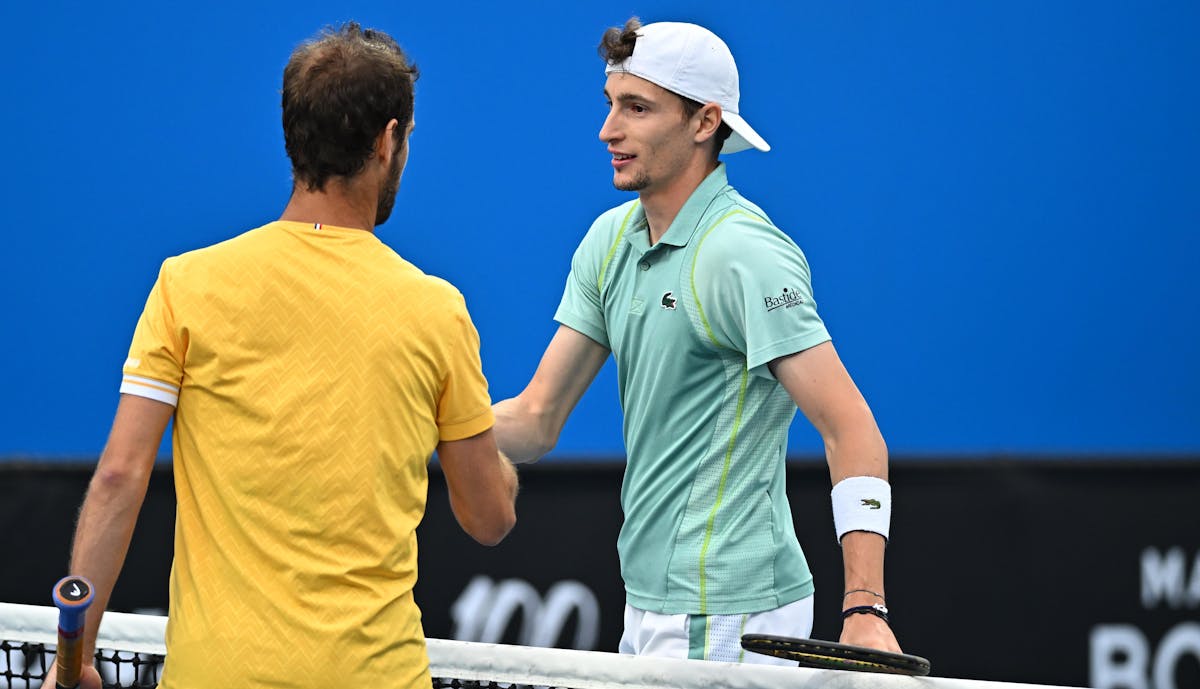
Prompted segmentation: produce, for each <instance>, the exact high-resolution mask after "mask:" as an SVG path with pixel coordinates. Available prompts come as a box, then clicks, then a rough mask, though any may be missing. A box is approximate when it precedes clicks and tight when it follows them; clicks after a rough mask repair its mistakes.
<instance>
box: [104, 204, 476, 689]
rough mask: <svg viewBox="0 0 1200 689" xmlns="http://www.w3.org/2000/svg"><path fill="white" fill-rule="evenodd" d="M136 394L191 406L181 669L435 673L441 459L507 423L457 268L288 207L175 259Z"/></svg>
mask: <svg viewBox="0 0 1200 689" xmlns="http://www.w3.org/2000/svg"><path fill="white" fill-rule="evenodd" d="M121 392H122V393H126V394H134V395H139V396H142V397H149V398H151V399H157V400H160V401H162V402H166V403H168V404H174V405H176V411H175V430H174V439H173V443H174V470H175V489H176V494H177V496H178V511H177V515H176V524H175V561H174V566H173V567H172V570H171V586H170V590H171V608H170V621H169V623H168V626H167V653H168V658H167V664H166V668H165V669H164V674H163V678H162V686H163V687H165V688H167V689H170V688H172V687H188V688H189V689H191V688H203V687H214V688H217V687H219V688H221V689H227V688H228V687H239V688H250V687H332V686H354V685H356V684H363V683H366V684H368V685H374V686H381V685H386V686H390V687H417V686H421V687H428V686H429V682H430V680H429V670H428V660H427V656H426V653H425V639H424V634H423V632H422V628H421V619H420V611H419V610H418V609H417V606H416V604H415V603H414V601H413V597H412V588H413V584H414V583H415V581H416V577H417V542H416V535H415V530H416V527H417V524H418V522H420V520H421V517H422V515H423V514H424V511H425V498H426V490H427V478H428V475H427V463H428V461H429V458H430V457H431V455H432V454H433V451H434V449H435V447H436V445H437V443H438V442H439V441H440V440H459V439H463V438H468V437H471V436H473V435H477V434H479V433H481V432H483V431H485V430H487V429H488V428H490V427H491V426H492V423H493V417H492V412H491V406H490V399H489V397H488V393H487V382H486V381H485V380H484V377H483V373H482V370H481V366H480V360H479V336H478V334H477V333H476V331H475V328H474V326H473V325H472V323H471V320H470V317H469V315H468V314H467V309H466V305H465V303H464V301H463V298H462V296H461V295H460V294H459V293H458V291H457V290H456V289H455V288H454V287H453V286H451V285H450V284H449V283H447V282H445V281H443V280H440V279H437V278H433V277H430V276H427V275H425V274H424V273H422V272H421V271H420V270H418V269H417V268H415V267H414V266H413V265H411V264H410V263H408V262H407V261H405V260H404V259H402V258H400V257H399V256H398V255H397V254H396V253H395V252H394V251H392V250H391V249H389V248H388V247H387V246H386V245H384V244H383V243H382V242H380V241H379V239H378V238H376V237H375V235H374V234H372V233H370V232H365V231H361V230H353V229H344V228H336V227H327V226H314V225H309V224H306V223H294V222H274V223H270V224H268V225H265V226H263V227H260V228H258V229H255V230H251V231H250V232H247V233H245V234H243V235H241V236H239V237H236V238H234V239H231V240H229V241H226V242H222V243H220V244H216V245H214V246H210V247H207V248H205V249H200V250H198V251H193V252H190V253H187V254H184V255H182V256H178V257H174V258H171V259H168V260H167V261H165V262H164V263H163V266H162V270H161V272H160V273H159V276H158V281H157V282H156V284H155V285H154V288H153V290H152V291H151V293H150V297H149V299H148V300H147V303H146V307H145V311H144V312H143V313H142V317H141V319H140V320H139V321H138V325H137V330H136V332H135V333H134V336H133V344H132V345H131V347H130V351H129V359H128V360H127V361H126V362H125V367H124V379H123V382H122V385H121Z"/></svg>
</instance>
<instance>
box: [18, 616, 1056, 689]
mask: <svg viewBox="0 0 1200 689" xmlns="http://www.w3.org/2000/svg"><path fill="white" fill-rule="evenodd" d="M166 623H167V618H165V617H159V616H153V615H130V614H124V613H112V612H110V613H105V615H104V619H103V620H102V622H101V626H100V637H99V640H98V643H97V649H98V650H97V653H96V656H97V659H98V662H97V667H98V668H99V669H100V675H101V678H102V679H103V681H104V686H105V687H106V688H107V687H112V688H118V689H125V688H129V689H141V688H150V687H154V686H156V685H157V684H158V679H159V675H160V673H161V670H162V663H163V659H164V657H165V655H166V648H165V646H164V645H163V634H164V632H165V630H166ZM57 627H58V611H57V610H56V609H55V608H53V607H49V606H36V605H15V604H11V603H0V689H40V687H41V686H42V680H43V679H44V678H45V676H46V671H47V670H48V669H49V668H50V667H51V666H52V665H53V663H54V644H55V643H56V642H57V637H56V630H57ZM427 647H428V650H429V662H430V670H431V673H432V674H433V677H434V681H433V687H434V689H524V688H525V687H537V688H539V689H541V688H543V687H545V688H546V689H709V688H711V687H726V688H728V689H793V688H795V689H800V688H803V689H817V688H818V687H834V688H836V689H866V688H868V687H870V688H872V689H874V688H881V689H913V688H914V687H920V688H921V689H1051V688H1049V687H1043V686H1039V685H1029V684H1011V683H1003V682H984V681H979V680H965V679H948V678H941V677H922V678H920V679H919V680H918V679H917V678H913V677H902V676H899V675H879V674H866V673H855V672H848V671H845V670H810V669H807V668H799V667H797V668H791V667H772V666H762V665H737V664H734V663H718V662H710V661H702V660H672V659H663V658H637V657H632V656H625V655H619V654H615V653H603V652H597V651H572V650H564V649H555V648H532V647H525V646H507V645H502V644H484V643H474V642H466V641H447V640H444V639H428V640H427Z"/></svg>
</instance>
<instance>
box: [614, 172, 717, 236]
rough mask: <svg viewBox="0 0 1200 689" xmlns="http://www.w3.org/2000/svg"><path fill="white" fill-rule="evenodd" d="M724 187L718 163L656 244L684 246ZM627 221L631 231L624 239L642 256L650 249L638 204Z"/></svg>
mask: <svg viewBox="0 0 1200 689" xmlns="http://www.w3.org/2000/svg"><path fill="white" fill-rule="evenodd" d="M728 186H729V181H728V178H727V177H726V174H725V163H718V164H717V168H716V169H715V170H713V171H712V172H710V173H708V177H705V178H704V181H703V182H701V183H700V186H698V187H696V189H695V191H693V192H692V194H691V196H689V197H688V200H687V201H685V202H684V204H683V207H682V208H680V209H679V213H677V214H676V215H675V219H674V220H672V221H671V226H670V227H668V228H667V231H666V232H665V233H663V236H662V239H660V240H658V243H659V244H667V245H670V246H677V247H678V246H687V244H688V242H689V241H690V240H691V238H692V235H694V234H695V233H696V228H697V227H699V226H700V221H701V220H703V219H704V215H705V212H706V211H708V208H709V206H711V205H712V202H713V199H715V198H717V196H718V195H719V194H720V193H721V192H723V191H725V189H726V188H727V187H728ZM629 220H630V225H631V226H632V227H631V229H630V231H629V232H628V233H627V234H626V238H627V239H628V240H629V242H630V243H631V244H632V245H633V246H634V248H636V249H637V250H638V253H643V254H644V253H646V252H647V251H649V250H650V249H651V248H652V247H651V246H650V225H649V224H648V223H647V222H646V210H645V209H644V208H643V207H642V204H641V203H639V204H638V206H637V209H636V210H634V212H633V217H631V218H630V219H629ZM655 246H657V245H655Z"/></svg>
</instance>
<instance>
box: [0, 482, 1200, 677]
mask: <svg viewBox="0 0 1200 689" xmlns="http://www.w3.org/2000/svg"><path fill="white" fill-rule="evenodd" d="M621 470H622V467H621V465H620V464H618V463H605V464H580V463H575V462H557V463H556V462H554V461H553V460H550V461H547V462H545V463H544V464H539V465H535V466H533V467H529V468H522V469H521V481H522V488H521V494H520V497H519V499H518V524H517V527H516V528H515V529H514V531H513V533H512V534H511V535H510V536H509V537H508V539H506V540H505V541H504V542H503V543H502V544H500V545H499V546H497V547H494V548H485V547H483V546H480V545H478V544H476V543H474V542H473V541H472V540H471V539H470V538H469V537H467V536H466V535H465V534H464V533H462V531H461V530H460V529H459V528H458V525H457V523H456V522H455V521H454V517H453V515H452V514H451V512H450V508H449V502H448V499H447V497H446V488H445V484H444V481H443V479H442V477H441V475H440V474H439V473H438V472H436V471H434V472H432V474H431V480H430V495H429V507H428V510H427V514H426V519H425V521H424V523H423V524H422V526H421V528H420V530H419V538H420V548H421V551H420V552H421V554H420V578H419V582H418V585H417V601H418V603H420V605H421V607H422V610H423V613H424V624H425V631H426V633H427V634H428V635H429V636H433V637H440V638H452V639H454V638H457V639H463V640H470V641H498V642H504V643H522V644H529V645H542V646H549V645H557V646H561V647H572V648H587V649H600V650H615V649H616V645H617V640H618V639H619V638H620V633H621V611H622V608H623V604H624V599H623V592H622V588H621V582H620V573H619V569H618V565H617V554H616V536H617V532H618V530H619V529H620V525H621V513H620V507H619V500H620V482H621ZM891 472H892V475H891V482H892V485H893V492H894V499H895V507H894V514H893V520H892V540H891V543H890V544H889V550H888V561H887V596H888V606H889V608H890V609H891V611H892V623H893V626H894V628H895V630H896V633H897V637H898V638H899V640H900V642H901V645H902V646H903V647H904V650H906V651H908V652H910V653H915V654H917V655H922V656H925V657H928V658H929V659H930V660H931V661H932V662H933V667H934V674H936V675H941V676H957V677H970V678H977V679H989V680H1001V681H1012V682H1031V683H1045V684H1063V685H1088V686H1093V687H1097V688H1098V689H1126V688H1128V689H1184V688H1194V687H1200V461H1195V460H1171V461H1151V460H1145V461H1133V460H1105V461H1086V460H1057V461H1049V460H1046V461H1042V460H1013V461H1004V460H970V461H961V462H951V461H937V462H922V461H913V460H905V461H893V463H892V468H891ZM89 474H90V469H89V468H87V467H63V466H48V465H39V464H26V465H17V464H13V463H6V464H0V524H2V525H3V526H2V528H0V552H3V553H5V554H6V555H7V556H8V564H6V565H4V566H3V567H2V568H0V572H3V574H2V575H0V600H4V601H6V602H14V603H32V604H42V605H45V604H48V603H49V592H50V587H51V586H53V584H54V582H55V581H57V580H58V578H59V577H61V576H62V575H63V573H64V572H65V569H66V564H67V555H68V553H67V550H68V547H69V541H70V534H71V529H72V526H73V523H74V517H75V513H76V510H77V508H78V504H79V501H80V500H81V499H82V496H83V492H84V490H85V488H86V485H87V481H88V478H89ZM788 495H789V499H790V501H791V505H792V512H793V515H794V518H795V522H796V530H797V534H798V535H799V537H800V540H801V543H802V545H803V546H804V548H805V552H806V553H807V555H808V558H809V563H810V565H811V566H812V569H813V574H814V576H815V578H816V582H817V598H816V614H817V619H816V625H815V629H814V634H813V635H814V636H815V637H817V638H823V639H833V640H836V638H837V635H838V632H839V628H840V627H839V624H840V623H839V617H838V611H839V605H840V594H841V578H842V571H841V555H840V552H839V549H838V546H837V544H836V543H835V540H834V535H833V525H832V518H831V516H830V514H831V511H830V504H829V478H828V473H827V471H826V469H825V467H824V465H823V464H822V463H820V462H814V461H804V462H793V463H792V464H791V465H789V471H788ZM174 509H175V503H174V496H173V489H172V485H171V474H170V470H169V468H166V467H164V468H161V469H159V470H157V471H156V472H155V475H154V477H153V478H152V480H151V484H150V491H149V493H148V496H147V499H146V503H145V505H144V507H143V511H142V515H141V517H140V519H139V523H138V529H137V532H136V534H135V536H134V542H133V545H132V547H131V549H130V553H129V557H128V560H127V563H126V566H125V570H124V572H123V573H122V576H121V580H120V582H119V584H118V587H117V590H116V591H115V592H114V595H113V599H112V604H111V606H110V607H111V608H112V609H115V610H129V611H157V612H162V611H163V610H164V609H165V607H166V596H167V575H168V572H169V569H170V558H171V543H172V541H171V530H172V528H173V520H174Z"/></svg>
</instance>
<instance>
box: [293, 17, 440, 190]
mask: <svg viewBox="0 0 1200 689" xmlns="http://www.w3.org/2000/svg"><path fill="white" fill-rule="evenodd" d="M418 76H419V72H418V70H417V67H416V65H414V64H411V63H410V62H409V60H408V56H406V55H405V54H404V51H403V50H402V49H401V48H400V46H399V44H397V43H396V41H395V40H394V39H393V38H392V37H391V36H389V35H387V34H386V33H384V32H382V31H377V30H375V29H363V28H362V27H361V26H359V24H358V23H357V22H347V23H345V24H342V25H341V26H340V27H337V28H333V27H330V28H327V29H325V30H324V31H322V32H321V34H319V35H318V36H317V37H316V38H313V39H310V40H308V41H306V42H305V43H303V44H302V45H300V47H298V48H296V50H295V51H294V52H293V53H292V56H291V58H290V59H289V60H288V63H287V67H285V68H284V70H283V139H284V145H285V146H286V147H287V154H288V157H289V158H291V160H292V176H293V178H294V183H295V184H297V185H299V184H303V185H304V186H305V187H306V188H307V189H308V190H309V191H321V190H323V189H324V188H325V183H326V182H328V181H329V179H330V178H331V177H353V176H355V175H357V174H358V173H360V172H362V170H363V167H364V166H365V165H366V162H367V160H368V159H370V157H371V155H372V154H373V153H374V151H375V138H376V137H377V136H379V132H380V131H382V130H383V128H384V127H386V126H387V123H388V122H389V121H390V120H391V119H393V118H395V119H396V120H397V121H398V122H399V123H400V126H399V127H397V129H396V132H395V140H396V143H397V144H399V143H401V142H402V141H403V140H404V134H405V131H406V129H407V127H408V124H409V122H411V121H412V117H413V85H414V83H415V82H416V80H417V77H418Z"/></svg>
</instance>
